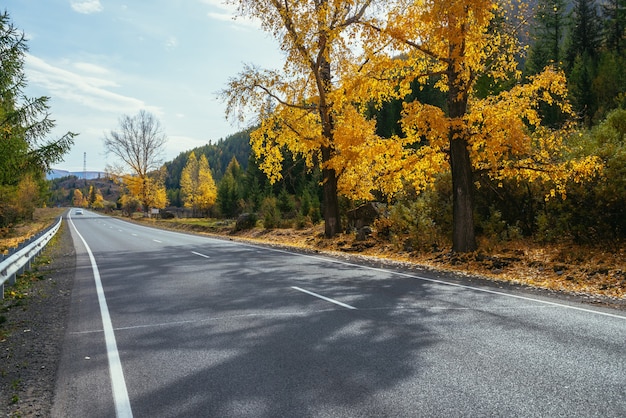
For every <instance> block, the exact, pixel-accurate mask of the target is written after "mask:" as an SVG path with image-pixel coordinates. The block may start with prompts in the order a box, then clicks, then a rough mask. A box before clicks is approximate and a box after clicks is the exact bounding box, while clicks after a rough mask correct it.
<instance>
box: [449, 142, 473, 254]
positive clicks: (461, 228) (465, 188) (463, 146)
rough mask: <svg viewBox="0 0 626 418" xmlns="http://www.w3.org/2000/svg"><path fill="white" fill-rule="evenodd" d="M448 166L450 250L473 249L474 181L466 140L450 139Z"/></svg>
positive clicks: (463, 250)
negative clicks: (449, 168)
mask: <svg viewBox="0 0 626 418" xmlns="http://www.w3.org/2000/svg"><path fill="white" fill-rule="evenodd" d="M450 166H451V169H452V251H453V252H460V253H464V252H471V251H475V250H476V248H477V246H476V236H475V232H474V182H473V175H472V163H471V161H470V156H469V151H468V149H467V141H466V140H465V139H464V138H455V139H451V140H450Z"/></svg>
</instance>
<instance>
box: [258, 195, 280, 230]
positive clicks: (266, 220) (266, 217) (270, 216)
mask: <svg viewBox="0 0 626 418" xmlns="http://www.w3.org/2000/svg"><path fill="white" fill-rule="evenodd" d="M261 213H262V214H263V227H264V228H265V229H273V228H278V227H280V220H281V215H280V210H278V205H277V202H276V198H275V197H273V196H268V197H266V198H265V199H263V203H261Z"/></svg>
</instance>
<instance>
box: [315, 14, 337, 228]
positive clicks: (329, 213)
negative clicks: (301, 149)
mask: <svg viewBox="0 0 626 418" xmlns="http://www.w3.org/2000/svg"><path fill="white" fill-rule="evenodd" d="M324 3H325V2H324ZM326 43H327V36H326V33H325V32H323V31H322V32H320V39H319V44H320V48H321V49H325V48H326ZM331 71H332V70H331V65H330V62H329V61H328V60H327V58H326V56H325V55H324V54H322V55H320V62H319V75H318V78H317V83H318V86H317V87H318V91H319V92H320V97H319V115H320V120H321V122H322V135H323V136H324V138H325V139H326V140H327V145H323V146H322V147H321V151H322V152H321V154H322V182H323V184H322V186H323V195H324V202H323V205H324V235H325V236H326V238H332V237H334V236H335V235H337V234H338V233H339V232H340V231H341V217H340V215H339V197H338V196H337V173H336V172H335V170H333V169H329V168H326V163H327V162H329V161H330V159H331V158H332V157H333V154H334V146H333V143H334V133H333V131H334V128H335V126H334V125H335V122H334V120H333V115H332V111H331V108H332V106H331V105H330V103H328V101H327V100H328V94H329V93H330V92H331V91H332V75H331Z"/></svg>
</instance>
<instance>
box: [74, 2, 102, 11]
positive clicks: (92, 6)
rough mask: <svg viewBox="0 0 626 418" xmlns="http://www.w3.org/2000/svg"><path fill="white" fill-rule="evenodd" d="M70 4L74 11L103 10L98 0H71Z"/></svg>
mask: <svg viewBox="0 0 626 418" xmlns="http://www.w3.org/2000/svg"><path fill="white" fill-rule="evenodd" d="M71 5H72V9H74V11H76V12H78V13H82V14H91V13H99V12H101V11H102V10H104V8H103V7H102V4H101V3H100V0H86V1H72V2H71Z"/></svg>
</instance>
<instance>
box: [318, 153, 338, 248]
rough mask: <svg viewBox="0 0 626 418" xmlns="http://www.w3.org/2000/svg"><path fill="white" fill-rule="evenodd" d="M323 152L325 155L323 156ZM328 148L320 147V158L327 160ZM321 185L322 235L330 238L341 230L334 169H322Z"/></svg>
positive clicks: (328, 155)
mask: <svg viewBox="0 0 626 418" xmlns="http://www.w3.org/2000/svg"><path fill="white" fill-rule="evenodd" d="M325 154H326V155H327V156H325ZM329 158H330V149H329V148H328V147H323V148H322V159H323V160H325V161H328V159H329ZM322 182H323V183H322V187H323V195H324V202H323V205H324V236H325V237H326V238H332V237H334V236H335V235H337V234H338V233H339V232H341V217H340V214H339V198H338V197H337V173H335V170H332V169H328V168H323V169H322Z"/></svg>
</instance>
